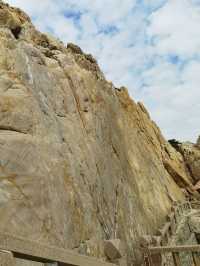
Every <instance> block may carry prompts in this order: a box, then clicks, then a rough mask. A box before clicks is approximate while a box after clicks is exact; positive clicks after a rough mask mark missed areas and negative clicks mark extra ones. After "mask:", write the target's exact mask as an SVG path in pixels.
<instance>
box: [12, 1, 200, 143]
mask: <svg viewBox="0 0 200 266" xmlns="http://www.w3.org/2000/svg"><path fill="white" fill-rule="evenodd" d="M7 2H8V3H10V4H12V5H15V6H18V7H21V8H22V9H24V10H25V11H26V12H27V13H28V14H29V15H30V16H31V17H32V18H33V21H34V23H35V25H36V26H37V27H38V28H39V29H40V30H41V31H44V32H51V33H53V34H54V35H56V36H57V37H59V38H60V39H62V40H63V41H64V42H75V43H77V44H78V45H80V46H81V47H82V48H83V49H84V50H85V51H86V52H89V53H92V54H93V55H94V56H95V57H96V58H97V59H98V61H99V64H100V66H101V67H102V69H103V71H104V72H105V74H106V77H107V78H108V79H109V80H112V81H114V83H115V84H116V85H117V86H121V85H125V86H127V87H128V88H129V91H130V94H131V95H132V96H133V97H134V98H136V99H139V100H142V101H143V102H144V103H145V104H146V105H147V107H148V109H149V111H150V113H151V115H152V117H153V119H154V120H156V122H157V123H158V125H159V126H160V127H161V129H162V130H163V132H164V135H165V136H166V137H167V138H178V139H181V140H193V141H194V140H195V139H196V138H197V136H198V134H199V133H200V115H199V110H200V105H199V101H198V99H199V98H200V90H199V84H200V75H199V72H200V31H199V25H200V0H151V1H149V0H141V1H140V0H139V1H138V0H123V1H121V0H79V1H75V0H28V1H27V0H7Z"/></svg>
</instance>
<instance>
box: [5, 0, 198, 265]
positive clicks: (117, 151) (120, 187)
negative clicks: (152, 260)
mask: <svg viewBox="0 0 200 266" xmlns="http://www.w3.org/2000/svg"><path fill="white" fill-rule="evenodd" d="M0 38H1V42H0V170H1V171H0V216H1V221H0V230H2V231H6V232H9V233H10V234H14V235H19V236H22V237H26V238H27V237H28V238H29V239H31V240H37V241H40V242H44V243H48V244H51V245H56V246H60V247H67V248H71V249H74V250H77V252H80V253H83V254H88V255H91V256H97V257H105V254H104V240H109V239H120V240H121V241H123V242H124V246H125V250H126V256H127V261H128V263H129V264H133V263H135V264H134V265H137V264H138V265H140V259H141V254H140V250H139V239H140V236H141V235H143V234H149V233H153V232H154V231H155V230H156V228H157V227H158V226H159V225H161V223H162V222H163V221H164V220H165V216H166V214H167V213H168V212H169V209H170V208H171V205H172V203H173V202H174V201H175V200H182V199H184V197H185V193H184V192H185V191H188V192H189V193H191V187H192V181H193V179H192V177H191V175H190V171H189V170H188V168H187V166H186V164H185V162H184V160H183V156H182V155H181V154H180V153H179V152H177V151H176V150H175V149H174V148H173V147H172V146H171V145H170V144H169V143H168V142H167V141H165V139H164V138H163V136H162V134H161V132H160V130H159V128H158V127H157V126H156V124H155V123H154V122H153V121H152V120H151V119H150V116H149V114H148V112H147V110H146V109H145V107H144V106H143V104H141V103H135V102H134V101H133V100H132V99H131V98H130V97H129V95H128V92H127V90H126V88H124V87H122V88H119V89H116V88H115V87H114V86H113V84H112V83H110V82H107V81H106V80H105V77H104V75H103V74H102V72H101V70H100V69H99V67H98V64H97V62H96V60H95V59H94V58H93V57H92V56H91V55H85V54H84V53H83V52H82V50H81V49H80V48H77V46H74V45H72V44H69V45H68V46H67V47H65V46H64V45H63V44H62V43H61V42H60V41H58V40H56V39H54V38H52V37H50V36H46V35H44V34H41V33H40V32H38V31H37V30H36V29H35V28H34V26H33V25H32V24H31V22H30V19H29V18H28V17H27V15H25V14H24V13H23V12H22V11H20V10H19V9H15V8H11V7H9V6H8V5H6V4H3V3H2V2H1V3H0Z"/></svg>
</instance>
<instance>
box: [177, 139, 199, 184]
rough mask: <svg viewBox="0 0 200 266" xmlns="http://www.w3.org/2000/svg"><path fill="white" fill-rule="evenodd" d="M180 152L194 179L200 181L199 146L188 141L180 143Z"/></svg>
mask: <svg viewBox="0 0 200 266" xmlns="http://www.w3.org/2000/svg"><path fill="white" fill-rule="evenodd" d="M180 152H181V154H182V155H183V157H184V160H185V162H186V164H187V167H188V169H189V171H190V174H191V176H192V177H193V179H194V181H195V182H197V181H200V146H199V145H198V142H197V144H193V143H190V142H186V143H182V144H181V146H180Z"/></svg>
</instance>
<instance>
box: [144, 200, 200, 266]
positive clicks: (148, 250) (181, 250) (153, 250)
mask: <svg viewBox="0 0 200 266" xmlns="http://www.w3.org/2000/svg"><path fill="white" fill-rule="evenodd" d="M193 208H194V209H199V208H200V202H197V201H196V202H183V203H176V204H174V206H173V207H172V212H171V213H170V214H169V215H168V216H167V221H166V223H165V224H164V226H163V227H162V228H161V229H159V230H158V231H157V233H156V235H153V236H145V237H143V238H142V242H141V248H142V250H143V254H144V265H145V266H182V265H184V266H200V245H185V246H179V245H177V246H175V245H173V246H168V245H169V242H170V239H171V238H172V237H173V235H174V233H175V232H176V230H177V228H178V225H179V223H180V221H181V220H182V219H183V217H184V215H185V214H187V213H189V212H190V211H191V210H192V209H193Z"/></svg>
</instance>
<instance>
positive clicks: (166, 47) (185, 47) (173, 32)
mask: <svg viewBox="0 0 200 266" xmlns="http://www.w3.org/2000/svg"><path fill="white" fill-rule="evenodd" d="M150 22H151V25H150V27H149V29H148V32H149V34H150V35H151V36H154V37H156V38H157V41H156V51H157V52H158V53H159V54H162V55H165V54H166V53H172V54H177V55H179V56H181V57H188V56H190V57H192V56H195V55H196V54H197V53H199V51H200V31H199V25H200V7H199V6H198V5H195V4H192V3H191V1H190V0H169V1H168V2H167V3H166V4H165V5H164V6H163V7H162V8H161V9H159V10H157V11H156V12H155V13H153V14H152V15H151V17H150Z"/></svg>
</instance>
